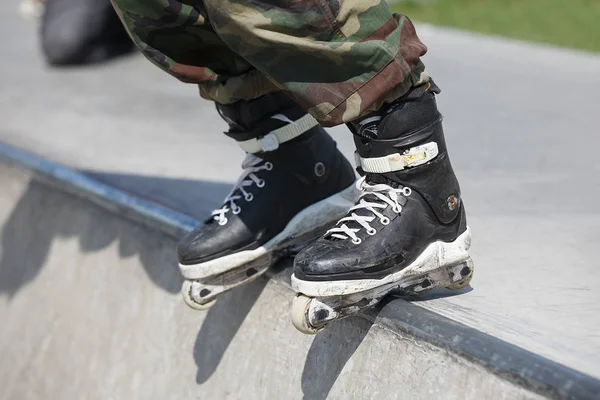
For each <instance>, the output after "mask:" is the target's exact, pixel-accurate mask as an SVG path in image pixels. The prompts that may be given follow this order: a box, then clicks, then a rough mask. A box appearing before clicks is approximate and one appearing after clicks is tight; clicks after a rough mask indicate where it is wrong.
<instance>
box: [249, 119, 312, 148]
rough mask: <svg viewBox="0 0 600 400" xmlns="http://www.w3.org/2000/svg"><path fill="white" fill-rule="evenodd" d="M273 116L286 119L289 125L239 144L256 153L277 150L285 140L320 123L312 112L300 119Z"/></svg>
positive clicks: (287, 140)
mask: <svg viewBox="0 0 600 400" xmlns="http://www.w3.org/2000/svg"><path fill="white" fill-rule="evenodd" d="M271 118H275V119H279V120H281V121H285V122H287V125H284V126H282V127H281V128H278V129H275V130H274V131H271V132H269V133H268V134H266V135H264V136H261V137H258V138H254V139H250V140H244V141H242V142H238V145H239V146H240V147H241V148H242V149H243V150H244V151H245V152H247V153H252V154H254V153H260V152H263V151H265V152H266V151H274V150H277V149H278V148H279V145H281V144H283V143H285V142H289V141H290V140H292V139H294V138H297V137H298V136H300V135H302V134H303V133H304V132H306V131H308V130H310V129H312V128H313V127H315V126H316V125H318V124H319V123H318V122H317V120H316V119H314V117H313V116H312V115H310V114H306V115H305V116H303V117H302V118H300V119H297V120H296V121H292V120H290V119H288V118H287V117H286V116H284V115H280V114H278V115H274V116H273V117H271Z"/></svg>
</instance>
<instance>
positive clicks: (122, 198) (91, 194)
mask: <svg viewBox="0 0 600 400" xmlns="http://www.w3.org/2000/svg"><path fill="white" fill-rule="evenodd" d="M0 161H2V162H5V163H7V164H9V165H12V166H15V167H17V168H20V169H24V170H26V171H27V172H30V173H31V174H32V175H33V176H34V177H35V178H36V179H37V180H39V181H41V182H43V183H45V184H48V185H50V186H52V187H55V188H58V189H60V190H63V191H65V192H67V193H71V194H73V195H76V196H79V197H81V198H83V199H86V200H88V201H90V202H92V203H94V204H96V205H98V206H100V207H102V208H104V209H107V210H109V211H111V212H113V213H115V214H117V215H120V216H122V217H125V218H127V219H130V220H133V221H136V222H138V223H141V224H144V225H146V226H147V227H149V228H150V229H158V230H160V231H161V232H162V233H165V234H167V235H169V236H172V237H174V238H179V237H181V236H182V235H184V234H185V233H186V232H189V231H190V230H191V229H193V228H194V227H195V226H197V225H198V224H199V223H200V221H198V220H196V219H194V218H191V217H189V216H187V215H184V214H183V213H180V212H178V211H177V210H172V209H169V208H167V207H165V206H162V205H161V204H157V203H154V202H151V201H148V200H145V199H142V198H139V197H136V196H133V195H131V194H128V193H126V192H124V191H122V190H119V189H116V188H114V187H111V186H110V185H107V184H105V183H102V182H99V181H97V180H95V179H93V178H91V177H89V176H88V175H86V174H84V173H81V172H78V171H75V170H73V169H70V168H67V167H65V166H61V165H59V164H57V163H53V162H50V161H47V160H44V159H43V158H41V157H38V156H36V155H34V154H31V153H28V152H26V151H23V150H20V149H17V148H15V147H12V146H9V145H7V144H4V143H2V142H0ZM291 264H292V263H291V260H289V259H288V260H283V261H282V262H280V264H279V265H278V266H277V267H276V268H274V269H273V272H271V273H270V277H271V279H273V280H275V281H277V282H278V283H280V284H281V285H283V286H286V287H289V286H290V284H289V277H290V269H291ZM360 316H361V317H362V318H365V319H367V320H368V321H370V322H371V323H374V324H377V325H380V326H382V327H384V328H387V329H389V330H391V331H394V332H396V333H398V334H400V335H402V336H409V337H413V338H415V339H416V340H422V341H425V342H427V343H430V344H432V345H434V346H437V347H439V348H442V349H445V350H447V351H449V352H452V353H454V354H456V355H457V356H459V357H463V358H465V359H467V360H469V361H472V362H474V363H477V364H479V365H481V366H482V367H484V368H486V369H487V370H488V371H490V372H491V373H493V374H495V375H497V376H500V377H501V378H503V379H505V380H507V381H509V382H511V383H513V384H514V385H517V386H520V387H522V388H524V389H526V390H530V391H533V392H535V393H538V394H541V395H543V396H547V397H550V398H557V399H567V398H569V399H571V398H573V399H597V398H599V396H600V380H598V379H596V378H593V377H591V376H589V375H586V374H583V373H581V372H579V371H576V370H574V369H571V368H568V367H565V366H563V365H561V364H559V363H557V362H554V361H551V360H548V359H546V358H544V357H541V356H539V355H537V354H534V353H532V352H529V351H527V350H524V349H522V348H520V347H518V346H515V345H513V344H510V343H508V342H505V341H503V340H500V339H498V338H495V337H493V336H491V335H488V334H486V333H483V332H480V331H478V330H476V329H473V328H470V327H468V326H466V325H463V324H461V323H458V322H455V321H453V320H451V319H449V318H446V317H443V316H441V315H439V314H436V313H434V312H432V311H429V310H426V309H424V308H422V307H420V306H418V305H416V304H413V303H410V302H408V301H405V300H402V299H397V298H389V299H387V300H384V301H383V302H382V303H381V305H380V306H378V307H376V308H375V309H372V310H370V311H367V312H363V313H361V314H360Z"/></svg>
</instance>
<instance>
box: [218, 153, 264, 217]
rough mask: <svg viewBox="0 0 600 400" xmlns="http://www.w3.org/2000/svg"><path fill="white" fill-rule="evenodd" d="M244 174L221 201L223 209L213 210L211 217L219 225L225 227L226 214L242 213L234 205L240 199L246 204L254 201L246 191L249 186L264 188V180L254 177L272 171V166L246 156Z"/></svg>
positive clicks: (251, 155) (243, 164) (259, 159)
mask: <svg viewBox="0 0 600 400" xmlns="http://www.w3.org/2000/svg"><path fill="white" fill-rule="evenodd" d="M242 168H243V169H244V172H243V173H242V175H240V177H239V178H238V180H237V182H236V183H235V185H233V189H231V192H229V194H228V195H227V197H225V200H223V207H221V208H219V209H217V210H214V211H213V212H212V217H213V219H214V220H215V221H217V222H218V224H219V225H225V224H226V223H227V221H228V219H227V216H226V214H227V213H228V212H229V211H231V212H233V214H235V215H237V214H239V213H240V212H241V211H242V208H241V207H240V206H239V205H238V204H237V203H236V201H239V200H241V199H244V200H246V201H247V202H248V203H249V202H251V201H252V200H253V199H254V195H253V194H252V193H249V192H247V191H246V189H247V188H248V187H249V186H252V185H256V186H257V187H259V188H262V187H264V186H265V181H264V179H260V178H259V177H258V176H256V174H255V173H256V172H258V171H263V170H266V171H270V170H272V169H273V164H272V163H270V162H268V161H267V162H265V161H264V160H263V159H261V158H259V157H257V156H255V155H253V154H250V153H249V154H247V155H246V158H245V159H244V162H243V163H242Z"/></svg>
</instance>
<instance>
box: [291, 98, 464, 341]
mask: <svg viewBox="0 0 600 400" xmlns="http://www.w3.org/2000/svg"><path fill="white" fill-rule="evenodd" d="M434 88H435V87H434ZM434 90H435V89H431V88H430V87H425V88H420V89H415V90H414V91H413V92H412V93H411V94H410V95H409V96H407V98H405V99H402V100H401V101H399V102H398V103H396V104H393V105H392V106H391V107H390V110H387V111H386V112H385V113H383V114H382V115H381V116H380V117H379V116H378V118H373V117H371V118H369V119H367V120H365V121H367V123H373V121H376V125H374V126H370V127H368V128H369V129H364V128H365V127H364V126H362V125H361V124H360V123H357V124H356V125H354V126H353V127H352V128H353V130H354V133H355V142H356V146H357V155H358V157H357V161H358V163H359V165H360V170H361V172H362V174H363V175H364V176H363V177H362V178H361V179H360V180H359V181H358V182H357V188H358V189H359V191H360V197H359V199H358V201H357V202H356V204H355V205H354V206H353V207H352V208H350V210H349V211H348V212H347V214H346V215H345V216H344V217H343V218H342V219H340V220H339V221H338V223H337V224H336V225H335V227H333V228H331V229H330V230H329V231H328V232H327V233H326V234H325V235H324V236H323V237H321V238H320V239H318V240H317V241H316V242H314V243H312V244H311V245H309V246H308V247H307V248H305V249H304V250H303V251H302V252H300V254H298V256H297V257H296V259H295V262H294V275H293V276H292V286H293V288H294V289H295V290H296V292H298V293H301V294H303V295H305V296H308V298H310V297H316V298H318V299H317V300H322V299H321V298H328V297H331V298H333V297H335V299H334V300H332V299H330V301H329V303H331V304H329V305H327V306H326V307H325V306H322V305H321V306H319V307H321V308H319V307H316V308H315V307H313V306H315V304H312V303H311V304H312V305H311V307H313V311H315V310H317V311H318V310H321V311H323V310H324V311H323V312H321V313H320V314H319V313H315V312H313V313H312V314H311V313H310V312H308V311H306V312H307V315H309V314H310V315H313V317H314V318H317V316H318V315H328V317H327V318H329V319H327V318H326V320H325V322H327V320H330V319H336V318H340V317H342V316H344V315H345V312H348V310H351V309H352V310H356V309H357V308H361V307H365V306H369V305H372V304H375V303H376V302H378V301H379V300H380V299H381V298H382V297H383V296H384V295H385V294H387V293H389V292H391V291H394V292H399V293H404V294H419V293H423V292H425V291H428V290H431V289H433V288H436V287H458V286H461V285H464V284H465V282H467V281H468V280H469V279H470V276H471V274H472V262H471V260H470V258H469V254H468V252H467V250H468V248H469V246H470V241H471V236H470V231H469V230H468V228H467V224H466V217H465V210H464V206H463V204H462V200H461V197H460V189H459V185H458V182H457V180H456V177H455V175H454V172H453V171H452V167H451V165H450V161H449V159H448V154H447V151H446V144H445V142H444V137H443V132H442V125H441V115H440V114H439V113H438V111H437V108H436V106H435V100H434V94H433V91H434ZM366 132H369V135H371V136H367V135H366ZM467 283H468V282H467ZM302 301H304V300H302V299H301V300H299V302H302ZM332 301H333V302H332ZM354 301H356V302H357V303H358V304H359V305H360V306H357V304H355V303H354ZM307 304H308V303H307ZM348 306H355V307H354V308H352V307H350V308H348ZM300 308H301V307H300ZM309 308H310V307H309ZM296 317H297V318H296V322H297V321H298V320H301V319H302V318H303V317H301V316H300V319H298V316H296ZM296 322H295V325H296V326H297V327H298V326H299V325H298V323H296ZM313 322H314V321H313ZM314 327H315V325H314V324H313V328H314ZM301 330H302V328H301ZM305 331H306V329H305Z"/></svg>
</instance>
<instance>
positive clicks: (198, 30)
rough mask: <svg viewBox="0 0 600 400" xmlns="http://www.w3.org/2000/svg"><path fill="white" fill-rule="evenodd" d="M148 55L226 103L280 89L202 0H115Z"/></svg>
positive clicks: (204, 94) (116, 8)
mask: <svg viewBox="0 0 600 400" xmlns="http://www.w3.org/2000/svg"><path fill="white" fill-rule="evenodd" d="M111 1H112V3H113V6H114V8H115V10H116V12H117V14H118V15H119V17H120V18H121V21H122V22H123V25H124V26H125V28H126V29H127V31H128V33H129V35H130V36H131V38H132V39H133V41H134V43H135V44H136V46H137V47H138V48H139V49H140V51H141V52H142V54H144V55H145V56H146V58H148V59H149V60H150V61H151V62H152V63H154V64H155V65H156V66H158V67H159V68H161V69H163V70H165V71H166V72H168V73H169V74H171V75H173V76H175V77H176V78H178V79H180V80H181V81H183V82H186V83H195V84H198V87H199V89H200V95H201V96H202V97H204V98H206V99H208V100H213V101H217V102H219V103H222V104H230V103H234V102H236V101H238V100H242V99H245V100H249V99H254V98H257V97H260V96H262V95H265V94H267V93H270V92H273V91H278V90H279V89H278V88H277V87H276V86H275V85H274V84H273V83H272V82H271V81H270V80H269V79H267V78H266V77H265V76H264V75H263V74H262V73H260V72H258V71H257V70H256V69H255V68H254V67H252V66H251V65H250V64H249V63H248V62H247V61H246V60H244V59H243V58H242V57H240V56H239V55H238V54H236V53H235V52H233V51H232V50H231V49H230V48H229V47H228V46H227V45H226V44H225V43H223V41H222V40H221V39H220V38H219V36H218V35H217V34H216V33H215V31H214V30H213V29H212V27H211V25H210V24H209V22H208V17H207V13H206V9H205V7H204V5H203V2H202V0H192V1H187V2H186V3H187V4H183V3H182V2H181V1H180V0H111Z"/></svg>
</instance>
